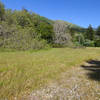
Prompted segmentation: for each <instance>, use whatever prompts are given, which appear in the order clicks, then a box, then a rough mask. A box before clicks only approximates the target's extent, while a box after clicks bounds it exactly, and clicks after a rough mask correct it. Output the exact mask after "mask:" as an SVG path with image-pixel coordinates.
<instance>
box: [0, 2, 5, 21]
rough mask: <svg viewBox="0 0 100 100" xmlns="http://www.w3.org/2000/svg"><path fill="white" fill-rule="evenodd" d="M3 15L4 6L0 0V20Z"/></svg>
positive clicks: (2, 18)
mask: <svg viewBox="0 0 100 100" xmlns="http://www.w3.org/2000/svg"><path fill="white" fill-rule="evenodd" d="M4 15H5V7H4V5H3V4H2V3H1V2H0V20H1V21H2V20H4Z"/></svg>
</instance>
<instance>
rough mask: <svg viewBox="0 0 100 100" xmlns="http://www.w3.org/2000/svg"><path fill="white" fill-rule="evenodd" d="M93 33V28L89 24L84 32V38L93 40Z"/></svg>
mask: <svg viewBox="0 0 100 100" xmlns="http://www.w3.org/2000/svg"><path fill="white" fill-rule="evenodd" d="M94 33H95V32H94V29H93V28H92V26H91V25H89V27H88V28H87V32H86V38H87V39H89V40H94Z"/></svg>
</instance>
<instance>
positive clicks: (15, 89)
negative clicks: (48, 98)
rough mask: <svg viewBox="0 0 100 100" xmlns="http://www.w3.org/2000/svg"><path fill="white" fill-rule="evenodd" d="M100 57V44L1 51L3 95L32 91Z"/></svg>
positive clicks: (1, 96) (0, 74) (1, 85)
mask: <svg viewBox="0 0 100 100" xmlns="http://www.w3.org/2000/svg"><path fill="white" fill-rule="evenodd" d="M99 57H100V48H86V49H83V48H82V49H72V48H54V49H51V50H47V51H46V50H40V51H38V52H29V51H25V52H18V51H16V52H0V99H2V98H8V99H9V100H11V99H12V100H13V98H14V97H21V96H23V95H28V94H29V93H31V92H32V91H33V90H34V89H36V88H39V87H42V86H43V85H45V84H47V83H49V82H51V81H52V80H56V79H58V78H59V77H60V75H61V73H62V72H65V71H66V70H68V68H70V67H72V66H79V65H80V64H82V63H83V62H84V61H86V60H89V59H96V58H99Z"/></svg>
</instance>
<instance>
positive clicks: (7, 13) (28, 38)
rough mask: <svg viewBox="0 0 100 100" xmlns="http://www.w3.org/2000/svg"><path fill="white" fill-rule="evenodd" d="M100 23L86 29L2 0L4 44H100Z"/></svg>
mask: <svg viewBox="0 0 100 100" xmlns="http://www.w3.org/2000/svg"><path fill="white" fill-rule="evenodd" d="M99 41H100V27H98V29H97V30H94V29H93V28H92V26H91V25H90V26H89V28H87V29H85V28H82V27H80V26H77V25H74V24H71V23H68V22H65V21H61V20H56V21H53V20H50V19H48V18H45V17H42V16H40V15H38V14H35V13H33V12H30V11H28V10H27V9H25V8H23V9H22V10H21V11H17V10H14V11H13V10H11V9H5V7H4V5H3V4H2V3H1V2H0V47H1V48H10V49H18V50H28V49H42V48H48V47H65V46H100V43H99Z"/></svg>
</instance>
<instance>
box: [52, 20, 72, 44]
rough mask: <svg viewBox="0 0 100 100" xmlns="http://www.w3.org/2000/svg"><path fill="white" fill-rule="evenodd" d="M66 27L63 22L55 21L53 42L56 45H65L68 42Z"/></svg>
mask: <svg viewBox="0 0 100 100" xmlns="http://www.w3.org/2000/svg"><path fill="white" fill-rule="evenodd" d="M67 28H68V25H66V23H65V22H63V21H55V23H54V34H55V35H54V38H53V41H54V43H55V44H58V45H65V44H67V43H68V42H69V41H70V35H69V34H68V33H67Z"/></svg>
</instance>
